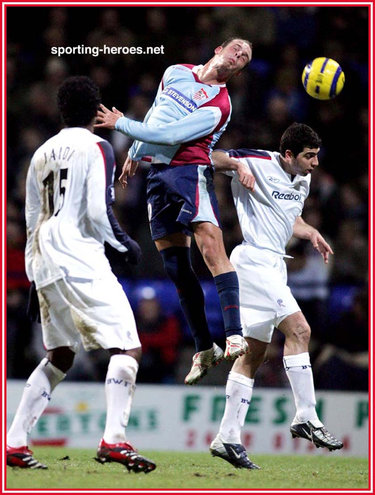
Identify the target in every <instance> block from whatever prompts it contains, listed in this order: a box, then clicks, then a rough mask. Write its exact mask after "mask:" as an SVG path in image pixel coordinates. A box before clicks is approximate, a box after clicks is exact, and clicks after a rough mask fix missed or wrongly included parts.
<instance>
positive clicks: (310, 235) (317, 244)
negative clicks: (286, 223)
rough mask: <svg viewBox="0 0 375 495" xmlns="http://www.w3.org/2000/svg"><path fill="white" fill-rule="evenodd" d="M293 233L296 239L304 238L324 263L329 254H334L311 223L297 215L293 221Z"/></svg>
mask: <svg viewBox="0 0 375 495" xmlns="http://www.w3.org/2000/svg"><path fill="white" fill-rule="evenodd" d="M293 235H294V237H297V238H298V239H306V240H308V241H310V242H311V244H312V245H313V246H314V248H315V249H316V250H317V251H319V253H320V254H321V255H322V258H323V260H324V263H328V260H329V255H330V254H334V253H333V250H332V248H331V246H330V245H329V244H328V242H327V241H326V240H325V239H324V237H323V236H322V235H321V234H320V232H319V231H318V230H317V229H315V228H314V227H313V226H312V225H309V224H308V223H306V222H305V221H304V220H303V218H302V217H297V218H296V221H295V222H294V227H293Z"/></svg>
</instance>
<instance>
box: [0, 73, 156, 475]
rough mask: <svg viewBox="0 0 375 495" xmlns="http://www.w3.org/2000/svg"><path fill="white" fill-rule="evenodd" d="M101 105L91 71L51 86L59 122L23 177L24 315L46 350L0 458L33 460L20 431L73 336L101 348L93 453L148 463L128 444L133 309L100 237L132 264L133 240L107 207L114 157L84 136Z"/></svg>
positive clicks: (62, 363)
mask: <svg viewBox="0 0 375 495" xmlns="http://www.w3.org/2000/svg"><path fill="white" fill-rule="evenodd" d="M99 104H100V96H99V89H98V87H97V86H96V85H95V84H94V83H93V81H92V80H91V79H89V78H88V77H85V76H76V77H71V78H68V79H67V80H65V81H64V83H63V84H62V85H61V87H60V88H59V91H58V106H59V110H60V113H61V116H62V119H63V121H64V124H65V125H66V127H65V128H64V129H62V130H61V131H60V132H59V133H58V134H57V135H55V136H53V137H52V138H51V139H49V140H48V141H46V142H45V143H44V144H43V145H42V146H41V147H40V148H39V149H38V150H37V151H36V152H35V154H34V156H33V158H32V160H31V164H30V167H29V170H28V174H27V181H26V227H27V245H26V273H27V276H28V278H29V280H30V282H32V286H31V291H30V296H31V297H30V303H29V308H28V309H29V315H30V316H32V317H33V318H34V319H36V316H38V315H39V307H40V319H41V324H42V332H43V343H44V347H45V348H46V350H47V355H46V357H45V358H44V359H42V361H41V362H40V364H39V365H38V366H37V367H36V369H35V370H34V371H33V373H32V374H31V375H30V377H29V379H28V380H27V384H26V387H25V389H24V392H23V395H22V398H21V402H20V404H19V406H18V409H17V412H16V415H15V417H14V419H13V422H12V424H11V426H10V429H9V431H8V435H7V464H8V465H9V466H18V467H21V468H34V469H35V468H42V469H45V468H46V466H45V465H44V464H41V463H40V462H38V461H37V460H36V459H35V458H34V457H33V453H32V451H31V450H29V449H28V447H27V438H28V434H29V433H30V431H31V429H32V427H33V426H34V425H35V423H36V422H37V421H38V419H39V418H40V416H41V415H42V413H43V411H44V410H45V408H46V407H47V405H48V402H49V400H50V398H51V394H52V392H53V390H54V388H55V387H56V386H57V385H58V383H60V382H61V381H62V380H63V379H64V378H65V376H66V373H67V371H68V370H69V368H70V367H71V366H72V364H73V360H74V356H75V353H76V351H77V349H78V347H79V345H80V344H81V343H82V344H83V346H84V348H85V350H87V351H88V350H92V349H98V348H103V349H108V351H109V354H110V361H109V365H108V371H107V376H106V381H105V392H106V400H107V418H106V425H105V431H104V435H103V438H102V440H101V441H100V444H99V448H98V452H97V455H98V457H97V460H98V461H99V462H101V463H104V462H111V461H115V462H120V463H121V464H123V465H125V466H126V467H127V469H128V470H132V471H135V472H149V471H152V470H153V469H155V467H156V466H155V464H154V463H153V462H152V461H149V460H148V459H145V458H144V457H142V456H141V455H139V454H138V453H137V452H136V451H135V449H134V448H133V447H132V446H131V445H130V444H129V443H128V442H127V439H126V434H125V428H126V426H127V422H128V418H129V415H130V409H131V403H132V399H133V394H134V389H135V381H136V375H137V371H138V366H139V361H140V358H141V343H140V341H139V338H138V334H137V329H136V324H135V320H134V315H133V312H132V309H131V307H130V304H129V302H128V299H127V297H126V295H125V293H124V291H123V289H122V287H121V285H120V284H119V282H118V281H117V279H116V277H115V275H114V274H113V272H112V270H111V267H110V264H109V262H108V259H107V258H106V256H105V253H104V242H108V243H109V244H110V245H111V246H113V247H114V248H115V249H117V250H118V251H120V252H122V253H124V261H129V262H132V263H137V262H138V261H139V259H140V255H141V251H140V248H139V246H138V244H137V243H136V242H135V241H134V240H133V239H131V238H130V237H129V236H128V235H127V234H126V233H125V232H124V231H122V229H121V227H120V225H119V224H118V222H117V220H116V218H115V217H114V215H113V212H112V204H113V202H114V188H113V179H114V172H115V159H114V154H113V150H112V147H111V145H110V144H109V143H108V142H107V141H105V140H104V139H102V138H100V137H98V136H95V135H94V134H93V123H94V120H95V116H96V112H97V109H98V106H99Z"/></svg>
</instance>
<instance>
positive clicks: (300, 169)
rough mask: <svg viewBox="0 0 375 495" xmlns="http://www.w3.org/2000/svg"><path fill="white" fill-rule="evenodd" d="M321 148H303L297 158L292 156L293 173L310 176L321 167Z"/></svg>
mask: <svg viewBox="0 0 375 495" xmlns="http://www.w3.org/2000/svg"><path fill="white" fill-rule="evenodd" d="M319 151H320V148H303V151H301V153H298V155H297V157H294V156H293V155H291V157H292V158H291V163H290V167H291V171H292V174H293V175H304V176H305V175H308V174H311V172H312V171H313V170H314V168H315V167H317V166H318V165H319V160H318V153H319Z"/></svg>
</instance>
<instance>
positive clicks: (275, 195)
mask: <svg viewBox="0 0 375 495" xmlns="http://www.w3.org/2000/svg"><path fill="white" fill-rule="evenodd" d="M272 197H273V198H275V199H286V200H288V201H301V195H300V194H294V193H281V192H280V191H272Z"/></svg>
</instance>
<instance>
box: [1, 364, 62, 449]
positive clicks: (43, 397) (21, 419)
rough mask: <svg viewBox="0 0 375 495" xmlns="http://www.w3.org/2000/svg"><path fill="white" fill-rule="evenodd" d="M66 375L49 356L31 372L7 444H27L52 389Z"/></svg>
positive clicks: (17, 445) (19, 445) (11, 445)
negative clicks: (49, 359)
mask: <svg viewBox="0 0 375 495" xmlns="http://www.w3.org/2000/svg"><path fill="white" fill-rule="evenodd" d="M65 376H66V374H65V373H63V372H62V371H61V370H59V369H58V368H56V366H54V365H53V364H52V363H51V362H50V361H48V359H47V358H44V359H42V361H41V362H40V363H39V364H38V366H37V367H36V368H35V370H34V371H33V372H32V373H31V375H30V377H29V379H28V380H27V383H26V386H25V388H24V391H23V394H22V398H21V401H20V403H19V405H18V408H17V412H16V415H15V416H14V419H13V422H12V425H11V427H10V428H9V431H8V435H7V444H8V445H9V446H10V447H23V446H25V445H27V436H28V434H29V433H30V431H31V429H32V427H33V426H34V425H35V423H36V422H37V421H38V419H39V418H40V416H41V415H42V413H43V411H44V409H45V408H46V407H47V405H48V402H49V400H50V398H51V393H52V391H53V390H54V388H55V387H56V385H57V384H58V383H60V382H61V380H63V379H64V378H65Z"/></svg>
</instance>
